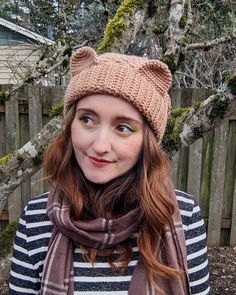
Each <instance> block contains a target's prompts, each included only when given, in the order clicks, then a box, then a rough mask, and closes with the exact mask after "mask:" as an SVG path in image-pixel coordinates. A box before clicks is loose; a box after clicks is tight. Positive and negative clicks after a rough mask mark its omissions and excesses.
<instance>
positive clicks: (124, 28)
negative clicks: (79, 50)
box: [97, 0, 147, 53]
mask: <svg viewBox="0 0 236 295" xmlns="http://www.w3.org/2000/svg"><path fill="white" fill-rule="evenodd" d="M145 2H146V1H144V0H136V1H134V0H124V1H123V2H122V4H121V5H120V7H119V8H118V10H117V12H116V14H115V16H114V18H113V19H111V20H110V21H109V22H108V24H107V26H106V29H105V31H104V37H103V41H102V42H101V44H100V45H99V46H98V49H97V52H98V53H103V52H106V51H111V50H112V51H113V52H120V53H124V52H125V51H126V50H127V48H128V47H129V45H130V43H131V41H132V40H134V38H135V36H136V34H137V33H138V32H139V29H140V27H141V26H142V25H143V20H144V18H145V15H146V12H147V3H146V4H145ZM142 4H143V5H142Z"/></svg>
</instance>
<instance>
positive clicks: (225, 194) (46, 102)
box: [0, 85, 236, 246]
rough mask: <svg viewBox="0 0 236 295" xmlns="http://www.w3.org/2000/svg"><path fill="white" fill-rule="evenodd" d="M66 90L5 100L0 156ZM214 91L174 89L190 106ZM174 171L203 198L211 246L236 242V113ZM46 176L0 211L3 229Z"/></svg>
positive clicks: (187, 151) (180, 184) (177, 100)
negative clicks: (0, 212) (2, 212)
mask: <svg viewBox="0 0 236 295" xmlns="http://www.w3.org/2000/svg"><path fill="white" fill-rule="evenodd" d="M7 87H8V86H7V85H4V89H7ZM2 89H3V87H2ZM64 91H65V89H64V88H59V87H25V88H24V89H22V90H21V91H20V92H19V93H18V94H16V95H15V96H14V97H13V98H12V99H11V100H10V101H9V102H5V104H3V103H2V104H1V103H0V157H2V156H4V155H5V154H7V153H9V152H11V151H13V150H16V149H17V148H19V147H21V146H22V145H23V144H24V143H25V142H27V141H28V140H29V139H30V138H31V137H32V136H33V135H35V134H37V132H38V131H40V129H41V128H42V126H43V125H44V124H45V123H46V122H48V120H49V118H48V111H49V110H50V109H51V108H52V106H54V105H56V104H58V103H60V102H61V101H62V100H63V95H64ZM209 94H210V91H209V90H206V89H181V90H180V89H173V90H172V91H171V97H172V105H173V107H174V108H175V107H180V106H188V105H191V104H192V103H194V102H196V101H198V100H202V99H205V98H206V97H208V96H209ZM172 173H173V179H174V182H175V185H176V187H177V188H178V189H180V190H184V191H187V192H189V193H191V194H193V195H195V196H196V197H197V198H198V201H199V203H200V206H201V208H202V213H203V217H204V218H205V220H206V224H207V228H208V245H210V246H219V245H231V246H233V245H236V182H235V175H236V116H234V117H231V118H230V119H228V120H225V121H224V122H223V124H221V126H220V127H218V128H216V129H215V130H214V131H211V132H209V133H208V134H206V135H205V136H204V137H203V138H201V139H199V140H198V141H196V142H195V143H193V144H192V145H191V146H190V147H187V148H184V149H183V150H181V151H180V152H179V153H177V154H176V155H175V156H174V158H173V171H172ZM42 177H43V171H42V170H40V171H39V172H38V173H36V175H34V176H33V177H31V179H29V180H28V181H26V182H25V183H23V184H22V185H21V186H20V187H18V188H17V189H16V191H15V192H14V193H13V194H12V196H11V197H10V199H9V202H8V208H6V210H5V212H4V214H2V215H0V229H1V228H3V227H4V226H5V224H7V223H8V221H11V220H14V219H15V218H17V217H18V216H19V215H20V214H21V211H22V210H23V208H24V206H25V204H26V203H27V201H28V200H29V199H30V198H31V197H33V196H35V195H37V194H39V193H41V192H44V191H47V189H48V188H47V184H45V183H43V182H42V181H40V179H41V178H42Z"/></svg>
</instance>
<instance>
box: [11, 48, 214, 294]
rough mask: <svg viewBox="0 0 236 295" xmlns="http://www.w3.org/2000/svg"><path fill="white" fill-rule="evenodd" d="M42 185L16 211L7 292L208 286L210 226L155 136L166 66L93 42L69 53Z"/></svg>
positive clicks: (164, 104) (163, 114) (160, 128)
mask: <svg viewBox="0 0 236 295" xmlns="http://www.w3.org/2000/svg"><path fill="white" fill-rule="evenodd" d="M71 73H72V78H71V81H70V83H69V86H68V88H67V91H66V95H65V105H64V121H65V126H64V130H63V131H62V132H61V134H60V135H59V136H58V137H57V138H56V139H55V140H54V142H53V143H52V145H51V146H50V147H49V148H48V150H47V152H46V154H45V159H44V164H45V168H46V170H47V173H48V179H49V180H50V181H51V183H52V186H51V189H50V192H49V195H48V194H47V193H46V194H43V195H41V196H39V197H37V198H34V199H33V200H31V201H30V202H29V204H28V206H27V207H26V209H25V212H24V214H23V216H22V218H21V220H20V223H19V229H18V232H17V234H16V242H15V246H14V253H13V258H12V269H11V278H10V294H44V295H49V294H87V295H88V294H89V295H91V294H98V295H109V294H114V295H118V294H119V295H124V294H134V295H139V294H140V295H143V294H169V295H170V294H171V295H173V294H175V295H183V294H199V295H200V294H201V295H203V294H209V282H208V268H207V248H206V233H205V229H204V223H203V220H202V218H201V214H200V209H199V207H198V206H197V204H196V202H195V200H194V198H193V197H192V196H190V195H188V194H186V193H184V192H180V191H174V190H173V187H172V184H171V180H170V177H169V172H168V169H169V161H168V159H167V157H166V156H165V154H164V152H163V151H162V150H161V148H160V142H161V139H162V137H163V134H164V130H165V126H166V121H167V116H168V113H169V108H170V98H169V96H168V90H169V87H170V84H171V73H170V72H169V70H168V68H167V66H166V65H164V64H163V63H161V62H159V61H156V60H145V59H143V58H141V57H136V56H126V55H120V54H113V53H107V54H103V55H100V56H97V54H96V52H95V51H94V50H93V49H92V48H89V47H84V48H81V49H79V50H78V51H77V52H76V53H75V54H74V55H73V57H72V62H71Z"/></svg>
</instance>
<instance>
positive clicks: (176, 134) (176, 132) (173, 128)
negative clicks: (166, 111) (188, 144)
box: [162, 118, 183, 154]
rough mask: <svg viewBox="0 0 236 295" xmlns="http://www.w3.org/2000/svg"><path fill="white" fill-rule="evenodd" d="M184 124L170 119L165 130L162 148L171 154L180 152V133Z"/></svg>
mask: <svg viewBox="0 0 236 295" xmlns="http://www.w3.org/2000/svg"><path fill="white" fill-rule="evenodd" d="M182 128H183V126H182V124H181V123H180V122H179V121H178V120H177V119H176V118H171V119H168V121H167V124H166V129H165V134H164V137H163V139H162V147H163V149H164V150H165V152H167V154H171V153H172V152H173V151H178V150H179V149H180V147H181V139H180V133H181V132H182Z"/></svg>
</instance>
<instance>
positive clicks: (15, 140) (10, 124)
mask: <svg viewBox="0 0 236 295" xmlns="http://www.w3.org/2000/svg"><path fill="white" fill-rule="evenodd" d="M5 112H6V152H7V153H10V152H12V151H14V150H16V149H17V148H18V146H19V107H18V95H17V94H16V95H14V96H13V97H12V98H11V99H10V100H9V101H7V102H6V103H5ZM19 196H21V187H18V188H17V189H16V190H15V191H14V193H12V194H11V196H10V197H9V199H8V211H9V221H10V222H11V221H13V220H15V219H16V218H18V217H19V216H20V214H21V198H20V197H19Z"/></svg>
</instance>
